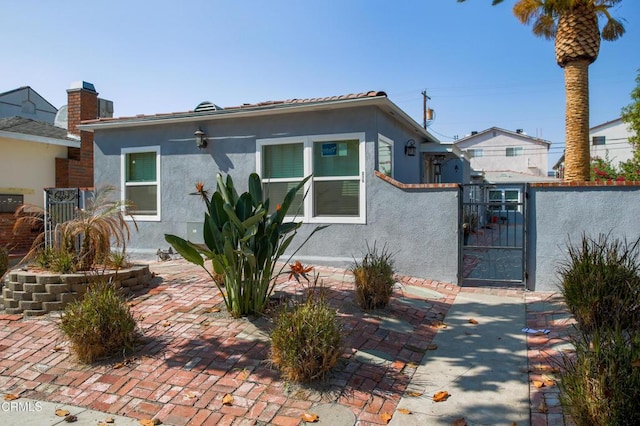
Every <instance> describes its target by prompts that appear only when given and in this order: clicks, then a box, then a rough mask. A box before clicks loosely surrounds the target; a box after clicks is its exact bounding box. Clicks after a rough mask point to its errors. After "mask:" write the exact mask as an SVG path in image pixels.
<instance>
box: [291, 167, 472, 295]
mask: <svg viewBox="0 0 640 426" xmlns="http://www.w3.org/2000/svg"><path fill="white" fill-rule="evenodd" d="M369 179H370V185H369V187H368V191H369V193H368V195H367V212H368V215H369V217H371V218H373V219H372V220H371V221H369V222H368V223H367V224H366V225H338V224H334V225H331V226H329V227H328V228H326V229H323V230H321V231H319V232H317V233H316V234H315V235H314V236H313V237H311V239H310V240H309V242H308V243H307V244H306V245H305V246H304V247H303V248H302V249H301V250H300V251H299V253H298V255H297V256H296V257H295V258H294V260H295V259H302V260H304V261H305V262H306V263H316V264H330V265H336V264H337V265H339V266H348V265H349V264H350V263H352V262H353V260H354V258H361V257H362V256H363V254H364V251H365V249H366V245H367V243H368V244H369V246H370V247H373V244H374V243H376V244H377V246H378V248H382V246H384V245H385V244H386V247H387V249H388V250H389V252H391V253H393V254H394V261H395V266H396V270H397V272H398V273H399V274H401V275H408V276H413V277H419V278H429V279H432V280H437V281H445V282H451V283H457V282H458V278H457V272H458V258H459V252H458V238H459V235H458V216H457V212H458V197H459V187H458V185H456V184H424V185H423V184H413V185H406V184H404V185H403V184H401V183H399V182H397V181H394V180H392V179H390V178H388V177H386V176H383V175H382V174H380V173H375V175H374V176H371V177H370V178H369ZM314 228H315V226H314V225H311V224H309V225H303V226H302V228H301V229H300V231H299V233H298V236H297V237H296V239H295V240H294V241H293V243H292V245H291V247H292V249H296V248H297V247H298V246H299V243H300V242H302V241H303V240H304V239H305V238H306V237H307V236H308V235H309V233H310V232H312V231H313V229H314ZM291 251H292V250H291Z"/></svg>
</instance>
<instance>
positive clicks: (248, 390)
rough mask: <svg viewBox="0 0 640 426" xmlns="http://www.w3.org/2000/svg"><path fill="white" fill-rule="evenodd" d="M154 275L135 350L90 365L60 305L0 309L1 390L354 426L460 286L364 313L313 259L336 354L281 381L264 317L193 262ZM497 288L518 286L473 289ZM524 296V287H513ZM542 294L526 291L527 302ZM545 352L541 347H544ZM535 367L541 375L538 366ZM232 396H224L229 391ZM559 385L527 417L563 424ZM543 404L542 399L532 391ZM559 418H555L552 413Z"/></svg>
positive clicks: (288, 286) (376, 416) (533, 356)
mask: <svg viewBox="0 0 640 426" xmlns="http://www.w3.org/2000/svg"><path fill="white" fill-rule="evenodd" d="M151 269H152V271H154V272H155V274H156V275H157V276H156V278H155V279H154V280H153V281H152V284H151V286H150V287H149V288H147V289H145V290H144V291H143V292H141V293H138V294H137V295H135V297H133V298H132V299H131V302H130V304H131V306H132V307H131V309H132V312H133V314H134V316H135V318H136V319H137V320H138V324H139V327H140V328H141V330H142V332H143V333H142V334H143V339H142V341H141V344H140V346H139V347H138V348H137V350H136V351H135V353H133V354H130V355H128V356H127V357H124V358H123V357H122V356H118V357H113V358H111V359H108V360H105V361H103V362H100V363H97V364H94V365H92V366H85V365H82V364H79V363H78V362H77V361H76V360H75V359H74V357H73V356H72V355H71V354H70V351H69V348H68V346H67V342H66V341H65V339H64V338H63V337H62V334H61V333H60V332H59V331H58V329H57V327H56V321H57V315H55V314H52V315H48V316H44V317H39V318H29V319H26V318H25V319H23V318H22V317H21V316H20V315H17V316H13V315H2V312H1V311H0V357H1V359H0V390H2V392H3V393H13V394H20V395H21V396H24V397H29V398H34V399H41V400H46V401H51V402H59V403H66V404H73V405H79V406H82V407H88V408H91V409H95V410H99V411H104V412H107V413H113V414H120V415H125V416H130V417H134V418H140V419H141V418H152V417H156V418H158V419H160V420H161V421H162V422H163V423H164V424H169V425H186V424H193V425H201V424H202V425H206V424H212V425H213V424H216V425H217V424H220V425H225V424H227V425H230V424H234V425H243V424H247V425H249V424H251V425H253V424H256V425H264V424H273V425H297V424H300V423H301V420H300V416H301V415H302V414H303V413H305V412H306V411H307V410H310V409H311V407H312V406H314V405H316V404H318V403H338V404H341V405H344V406H346V407H349V408H350V409H351V410H352V411H353V413H354V414H355V416H356V418H357V419H358V422H359V423H358V424H359V425H373V424H385V423H386V422H385V421H384V420H383V419H382V418H381V414H382V413H390V414H392V413H393V412H394V410H395V408H396V406H397V404H398V401H399V399H400V397H401V396H402V395H403V394H404V392H405V390H406V388H407V385H408V384H409V381H410V380H411V377H412V376H413V373H414V372H415V368H416V364H417V363H419V362H420V360H421V359H422V357H423V356H424V354H425V351H426V350H427V348H428V347H429V344H430V343H431V341H432V339H433V337H434V336H435V334H436V332H437V330H438V325H439V324H441V321H442V320H443V319H444V317H445V316H446V314H447V311H448V310H449V307H450V306H451V304H452V303H453V300H454V299H455V296H456V294H457V293H458V292H459V291H460V288H459V287H457V286H455V285H453V284H449V283H441V282H435V281H430V280H421V279H415V278H402V279H401V280H400V281H401V282H402V283H404V284H408V285H414V286H420V287H424V288H427V289H431V290H435V291H437V292H439V293H440V294H442V295H443V296H444V297H443V298H441V299H430V300H428V301H426V302H424V304H423V305H421V306H420V309H417V308H416V307H415V304H407V303H400V302H399V301H398V300H396V299H397V298H398V297H409V298H410V297H412V296H411V295H410V294H408V293H405V292H402V291H401V289H400V290H398V291H396V293H395V294H394V298H393V299H392V302H391V304H390V306H389V307H388V308H387V309H385V310H382V311H376V312H368V313H363V312H362V311H361V310H360V309H359V308H358V307H357V306H356V305H355V302H354V295H353V284H352V278H351V277H350V275H349V274H348V273H346V272H344V270H341V269H332V268H318V269H317V272H318V273H320V276H321V277H322V279H323V281H324V286H325V287H326V288H327V289H328V293H327V294H328V299H329V301H330V303H331V305H332V306H334V307H336V308H337V309H338V311H339V316H340V317H341V319H342V320H343V324H344V345H345V350H344V353H343V357H342V359H341V360H340V362H339V364H338V366H337V367H336V368H335V369H334V371H333V372H332V373H331V375H330V376H329V377H328V378H327V379H326V380H324V381H322V382H320V383H315V384H311V385H293V384H288V383H285V382H283V381H282V380H281V379H280V376H279V373H278V371H277V370H275V369H274V368H271V367H270V366H269V364H268V363H267V362H266V361H265V360H267V359H268V351H269V343H268V339H267V333H268V330H269V327H270V320H269V319H268V318H267V317H265V318H254V319H246V318H243V319H234V318H231V317H229V315H228V314H226V311H225V308H224V305H223V302H222V299H221V297H220V296H219V295H218V294H217V290H216V289H215V287H214V286H213V284H212V283H211V282H210V281H209V279H208V276H207V275H206V274H205V273H204V272H203V271H202V270H201V269H199V268H198V267H195V266H193V265H190V264H188V263H186V262H184V261H182V260H174V261H170V262H163V263H152V264H151ZM277 290H278V291H283V292H286V293H287V294H290V295H292V294H296V293H297V294H300V293H301V292H302V291H303V290H304V287H303V286H302V285H301V284H298V283H296V282H295V281H293V280H292V281H287V277H286V276H282V279H280V280H279V284H278V286H277ZM462 291H469V292H474V291H484V292H494V293H497V294H500V293H501V292H513V291H516V292H517V291H519V290H508V289H481V288H470V289H462ZM520 294H521V291H520ZM541 300H544V296H542V295H536V294H529V295H528V296H527V302H528V306H534V305H532V304H535V303H538V302H539V301H541ZM554 315H558V312H557V311H553V313H551V312H550V311H545V310H541V309H538V310H536V311H535V313H530V314H529V316H528V324H527V325H528V326H530V327H546V328H554V329H558V331H557V333H561V332H562V327H564V325H562V324H559V323H555V322H554V321H555V320H554ZM385 318H387V319H388V318H395V319H398V320H402V321H405V322H408V323H410V324H411V325H412V326H413V327H414V332H413V333H409V332H401V331H397V330H395V331H394V330H390V329H389V328H388V327H382V326H381V325H382V324H383V320H384V319H385ZM553 333H554V334H550V335H548V336H544V337H541V336H533V337H529V340H528V344H529V348H530V350H529V356H530V365H538V364H542V363H543V362H549V356H548V355H549V353H548V350H549V349H551V350H553V346H550V345H551V343H552V340H553V339H554V338H556V337H558V336H559V335H557V334H555V333H556V331H555V330H554V332H553ZM358 350H368V351H372V350H373V351H375V350H377V351H381V352H384V353H386V354H388V355H390V356H391V357H392V359H393V361H392V362H388V363H384V364H376V365H374V364H370V363H366V362H363V361H361V360H360V359H359V358H358V357H356V356H355V354H356V352H357V351H358ZM545 351H547V352H545ZM530 370H531V371H532V373H531V374H532V377H534V375H535V374H537V371H534V370H535V369H533V370H532V369H530ZM227 393H229V394H232V395H233V398H234V399H233V404H232V405H225V404H223V403H222V398H223V397H224V395H225V394H227ZM554 393H555V395H556V396H555V397H556V398H557V386H552V387H548V388H540V389H538V388H535V387H533V386H532V388H531V395H532V420H533V421H534V423H533V424H535V425H539V424H546V423H543V422H542V420H543V417H544V421H548V422H549V423H548V424H562V423H558V419H561V416H562V414H561V412H560V417H558V416H556V414H557V413H558V411H557V408H556V405H554V401H555V400H553V397H552V396H551V395H552V394H554ZM540 394H542V395H543V396H544V398H545V401H546V405H547V407H548V412H547V413H545V416H540V414H541V413H539V412H538V411H536V410H537V409H539V408H540V404H539V402H538V401H539V398H540V397H539V395H540ZM554 416H555V417H554Z"/></svg>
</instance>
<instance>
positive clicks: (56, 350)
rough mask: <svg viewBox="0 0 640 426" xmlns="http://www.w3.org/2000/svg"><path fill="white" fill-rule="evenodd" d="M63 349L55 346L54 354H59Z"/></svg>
mask: <svg viewBox="0 0 640 426" xmlns="http://www.w3.org/2000/svg"><path fill="white" fill-rule="evenodd" d="M63 349H64V348H63V347H62V346H56V347H55V348H53V351H54V352H60V351H61V350H63Z"/></svg>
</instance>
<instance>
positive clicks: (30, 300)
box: [0, 265, 152, 316]
mask: <svg viewBox="0 0 640 426" xmlns="http://www.w3.org/2000/svg"><path fill="white" fill-rule="evenodd" d="M151 278H152V274H151V272H150V271H149V266H148V265H135V266H132V267H131V268H128V269H121V270H119V271H113V272H106V271H105V272H104V273H101V274H100V275H97V274H91V275H89V274H64V275H60V274H51V273H40V272H33V271H22V270H19V269H17V270H13V271H10V272H8V273H7V277H6V279H5V282H4V287H3V288H2V296H1V297H0V302H2V304H3V305H4V308H5V311H6V312H7V313H8V314H20V313H22V314H24V316H38V315H44V314H46V313H48V312H51V311H59V310H62V309H64V307H65V305H66V304H67V303H69V302H71V301H73V300H76V299H78V298H79V297H82V296H83V295H84V294H85V293H86V291H87V288H88V286H89V284H91V283H92V282H95V281H98V280H109V281H111V282H112V283H113V285H114V286H115V287H116V288H120V289H122V290H123V293H124V294H128V293H130V292H135V291H138V290H141V289H142V288H143V287H144V286H145V285H146V284H147V283H148V282H149V281H150V280H151Z"/></svg>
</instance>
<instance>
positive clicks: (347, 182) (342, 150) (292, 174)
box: [256, 133, 366, 223]
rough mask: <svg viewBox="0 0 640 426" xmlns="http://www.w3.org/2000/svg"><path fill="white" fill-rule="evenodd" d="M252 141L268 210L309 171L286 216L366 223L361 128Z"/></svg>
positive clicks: (312, 220) (309, 220)
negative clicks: (303, 186) (342, 131)
mask: <svg viewBox="0 0 640 426" xmlns="http://www.w3.org/2000/svg"><path fill="white" fill-rule="evenodd" d="M256 145H257V146H256V170H257V172H258V175H260V177H261V178H262V184H263V188H264V193H265V197H269V199H270V202H271V204H273V205H270V206H269V207H270V209H271V210H274V209H275V208H276V206H277V203H278V200H283V199H284V196H285V194H286V193H287V192H288V191H289V189H290V188H292V187H294V186H295V185H296V184H297V183H298V182H300V181H301V180H302V179H304V178H305V177H306V176H309V175H312V176H313V177H312V178H311V179H310V180H309V181H308V182H307V184H306V185H305V188H304V190H303V191H300V192H299V193H298V196H297V198H296V199H295V200H294V202H293V204H292V205H291V207H290V208H289V213H290V214H291V216H296V217H299V218H302V220H303V221H304V222H308V223H366V213H365V208H366V198H365V184H364V162H365V140H364V133H342V134H334V135H314V136H302V137H290V138H273V139H258V140H257V143H256ZM305 194H306V197H305Z"/></svg>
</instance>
